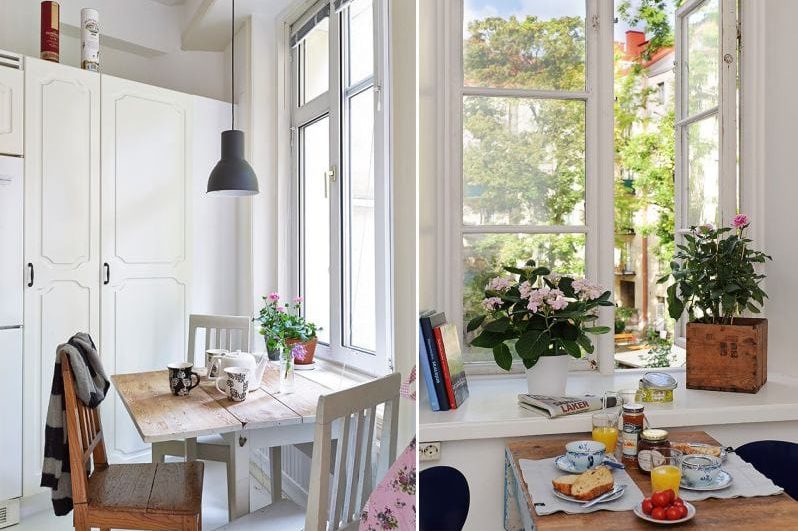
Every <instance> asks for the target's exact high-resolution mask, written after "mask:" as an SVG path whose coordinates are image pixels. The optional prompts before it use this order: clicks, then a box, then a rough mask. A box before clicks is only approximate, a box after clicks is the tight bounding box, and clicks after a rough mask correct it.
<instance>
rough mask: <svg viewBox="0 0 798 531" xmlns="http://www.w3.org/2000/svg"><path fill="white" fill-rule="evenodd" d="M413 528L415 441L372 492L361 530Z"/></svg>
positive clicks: (403, 529)
mask: <svg viewBox="0 0 798 531" xmlns="http://www.w3.org/2000/svg"><path fill="white" fill-rule="evenodd" d="M415 528H416V440H415V439H413V442H411V443H410V444H409V445H408V447H407V448H406V449H405V451H404V452H402V455H400V456H399V458H398V459H397V460H396V461H395V462H394V464H393V465H391V468H390V469H389V470H388V473H387V474H385V477H384V478H383V480H382V481H381V482H380V484H379V485H377V488H376V489H374V491H373V492H372V493H371V496H369V499H368V501H367V502H366V506H365V507H364V508H363V513H362V514H361V515H360V531H382V530H385V529H399V530H400V531H405V530H407V531H410V530H414V529H415Z"/></svg>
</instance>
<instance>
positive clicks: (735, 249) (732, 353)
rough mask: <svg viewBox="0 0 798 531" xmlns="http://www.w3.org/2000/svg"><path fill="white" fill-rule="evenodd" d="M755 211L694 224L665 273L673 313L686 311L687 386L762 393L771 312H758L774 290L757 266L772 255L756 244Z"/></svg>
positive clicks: (676, 314)
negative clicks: (749, 233) (726, 223)
mask: <svg viewBox="0 0 798 531" xmlns="http://www.w3.org/2000/svg"><path fill="white" fill-rule="evenodd" d="M749 224H750V223H749V220H748V216H746V215H744V214H740V215H738V216H735V218H734V220H733V221H732V223H731V226H730V227H721V228H715V227H713V226H712V225H702V226H700V227H694V228H693V229H692V231H691V233H690V234H686V235H685V236H684V244H680V245H677V253H676V255H675V256H674V260H673V261H672V262H671V272H670V274H668V275H665V276H664V277H662V278H661V279H659V282H660V283H665V282H667V281H668V280H669V279H671V278H672V279H673V280H674V282H673V284H671V285H670V286H669V287H668V312H669V313H670V316H671V317H672V318H674V319H678V318H679V317H681V316H682V314H683V313H684V312H685V311H686V312H687V317H688V320H689V322H688V323H687V387H688V388H690V389H707V390H711V391H734V392H744V393H756V392H757V391H759V389H760V388H761V387H762V386H763V385H764V384H765V382H766V381H767V335H768V324H767V319H759V318H744V317H740V315H742V314H743V312H748V313H751V314H758V313H760V311H761V307H762V305H763V304H764V300H765V298H767V294H765V292H764V291H763V290H762V288H761V287H760V283H761V282H762V280H763V279H764V278H765V275H764V274H762V273H761V272H760V271H758V270H757V266H758V265H761V264H764V263H765V261H767V260H771V257H770V256H768V255H766V254H765V253H763V252H760V251H755V250H753V249H751V248H750V246H749V245H750V244H751V240H750V239H748V238H747V237H746V235H745V231H746V229H747V228H748V226H749Z"/></svg>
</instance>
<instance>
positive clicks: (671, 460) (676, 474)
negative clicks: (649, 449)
mask: <svg viewBox="0 0 798 531" xmlns="http://www.w3.org/2000/svg"><path fill="white" fill-rule="evenodd" d="M657 465H658V466H656V467H654V468H652V469H651V492H661V491H663V490H668V489H673V492H674V494H676V496H678V495H679V484H680V483H681V482H682V469H681V468H680V466H679V457H677V456H670V457H665V456H662V457H659V458H658V459H657Z"/></svg>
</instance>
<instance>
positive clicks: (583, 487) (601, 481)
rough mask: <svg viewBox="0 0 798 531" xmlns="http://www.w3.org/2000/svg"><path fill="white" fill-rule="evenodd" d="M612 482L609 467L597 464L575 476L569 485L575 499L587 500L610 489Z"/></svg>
mask: <svg viewBox="0 0 798 531" xmlns="http://www.w3.org/2000/svg"><path fill="white" fill-rule="evenodd" d="M614 484H615V482H614V481H613V479H612V472H610V469H609V468H607V467H606V466H598V467H596V468H593V469H591V470H588V471H587V472H585V473H583V474H580V475H579V476H577V478H576V480H574V482H573V485H571V496H573V497H574V498H576V499H577V500H583V501H589V500H592V499H594V498H596V497H598V496H601V495H602V494H604V493H605V492H609V491H611V490H612V488H613V486H614Z"/></svg>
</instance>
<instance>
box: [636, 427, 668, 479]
mask: <svg viewBox="0 0 798 531" xmlns="http://www.w3.org/2000/svg"><path fill="white" fill-rule="evenodd" d="M670 448H671V442H670V441H669V440H668V432H667V431H666V430H661V429H655V428H649V429H645V430H643V432H642V433H641V434H640V442H639V443H638V445H637V464H638V466H639V467H640V470H642V471H643V472H651V469H652V468H654V467H655V466H657V461H658V459H659V458H660V457H667V456H668V455H670Z"/></svg>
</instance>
